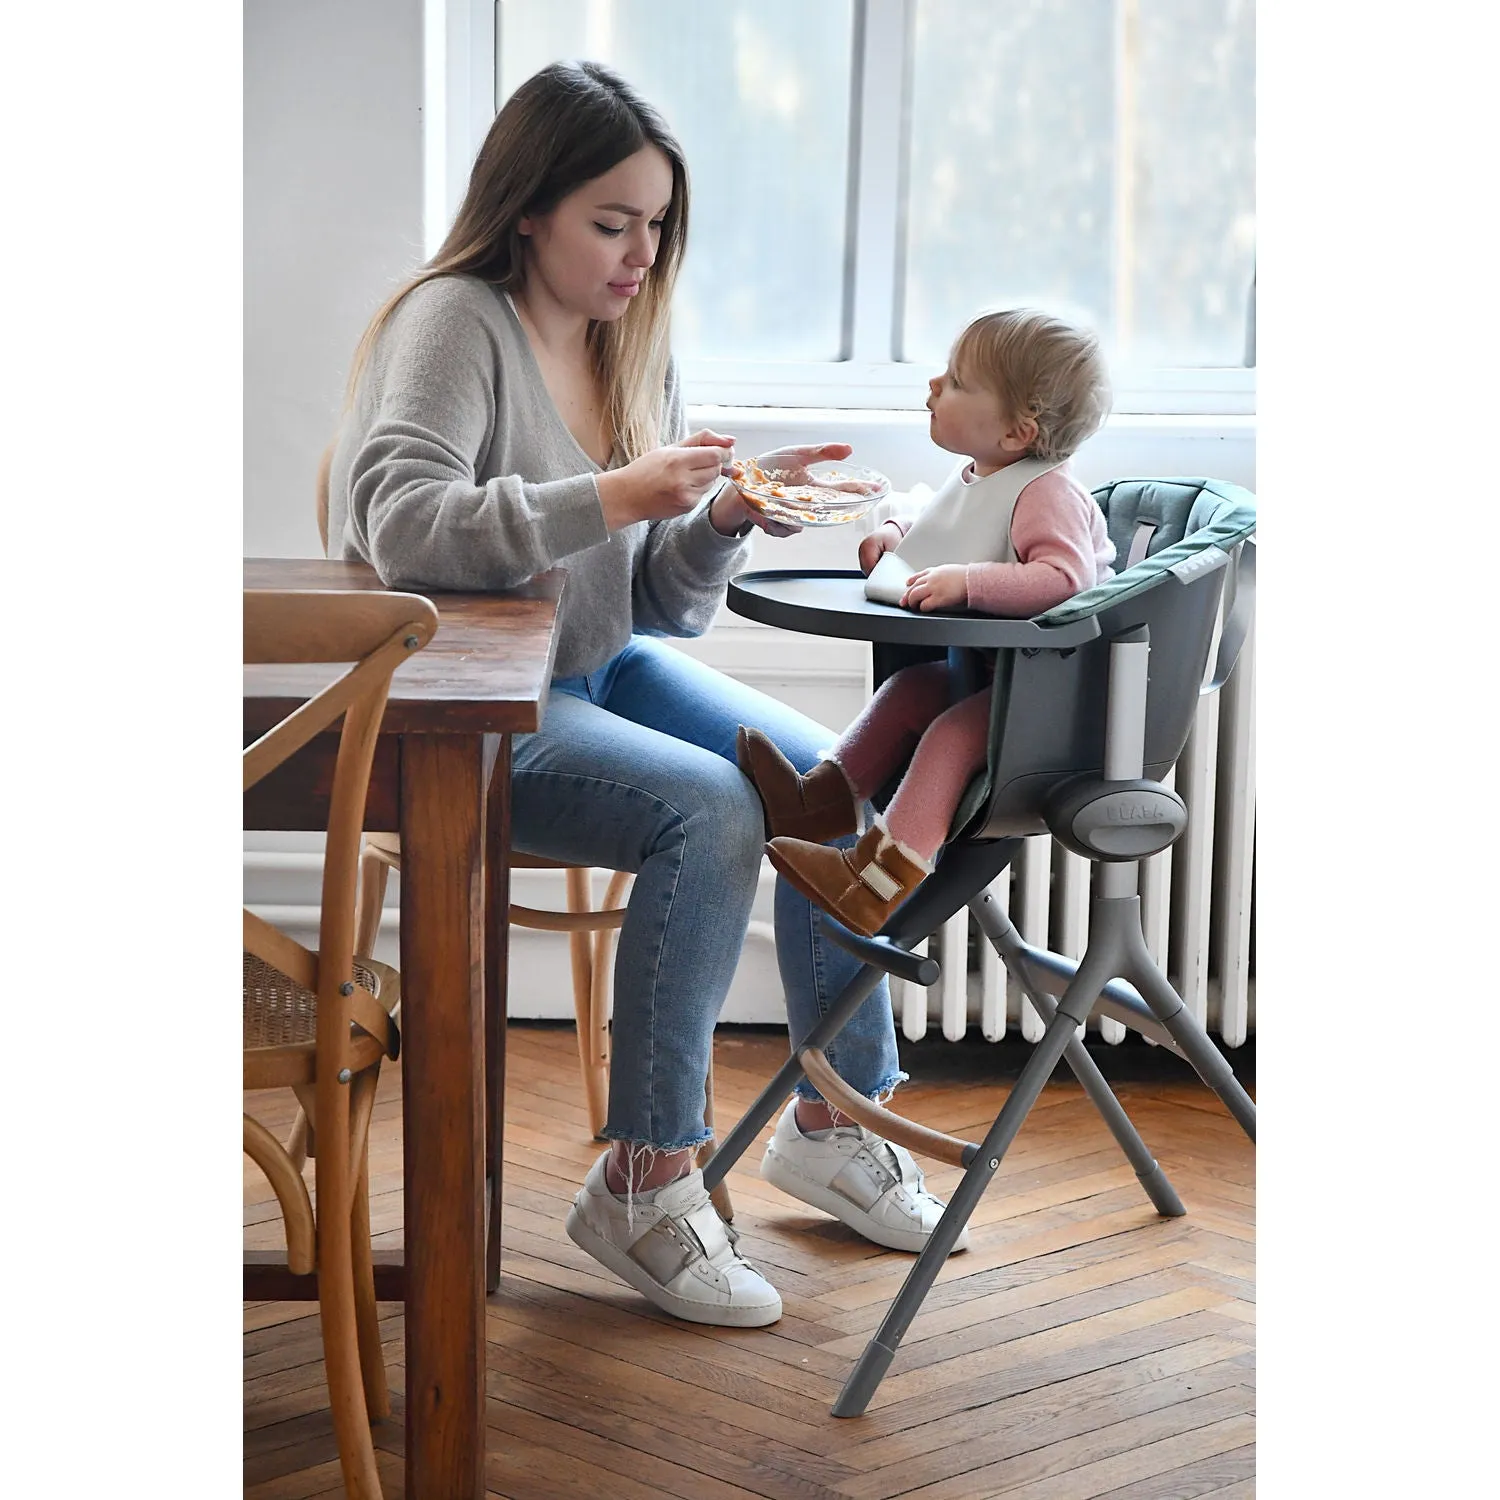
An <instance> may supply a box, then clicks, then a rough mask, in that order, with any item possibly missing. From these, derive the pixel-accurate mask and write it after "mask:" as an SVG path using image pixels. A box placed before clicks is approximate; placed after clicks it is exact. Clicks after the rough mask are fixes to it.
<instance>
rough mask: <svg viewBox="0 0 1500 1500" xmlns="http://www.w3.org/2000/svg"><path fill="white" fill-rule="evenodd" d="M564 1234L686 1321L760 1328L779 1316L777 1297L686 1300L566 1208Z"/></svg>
mask: <svg viewBox="0 0 1500 1500" xmlns="http://www.w3.org/2000/svg"><path fill="white" fill-rule="evenodd" d="M564 1227H565V1228H566V1229H567V1231H568V1238H569V1239H570V1240H572V1241H573V1243H574V1244H575V1245H577V1246H578V1248H579V1249H580V1250H582V1251H583V1252H584V1254H586V1255H591V1256H593V1258H594V1259H595V1260H596V1261H598V1262H599V1264H600V1265H601V1266H604V1267H606V1268H607V1269H608V1270H611V1271H613V1272H614V1273H615V1275H616V1276H618V1277H619V1278H620V1280H621V1281H623V1282H625V1284H626V1285H627V1286H631V1287H634V1289H635V1290H636V1291H638V1292H639V1293H640V1294H641V1296H643V1297H644V1298H645V1299H646V1300H647V1301H648V1302H650V1303H653V1304H654V1305H655V1306H657V1307H659V1308H660V1309H661V1310H662V1311H663V1312H665V1313H670V1314H671V1315H672V1316H673V1317H674V1318H681V1319H682V1320H683V1321H684V1322H687V1323H711V1324H712V1325H713V1326H714V1327H716V1328H764V1327H766V1325H767V1324H769V1323H774V1322H776V1320H777V1319H778V1318H780V1316H781V1299H780V1298H779V1297H778V1298H777V1299H776V1302H775V1303H774V1304H772V1305H768V1306H766V1307H733V1306H727V1307H726V1306H724V1305H723V1304H721V1303H706V1302H689V1301H688V1300H687V1298H685V1297H678V1296H676V1295H675V1294H673V1293H672V1292H669V1291H668V1290H667V1289H666V1288H665V1287H664V1286H662V1285H661V1284H660V1283H658V1282H655V1281H653V1280H652V1279H651V1278H650V1276H648V1275H647V1274H646V1272H645V1271H644V1270H643V1269H642V1268H641V1267H640V1266H638V1265H637V1264H636V1263H635V1262H634V1261H633V1260H631V1258H630V1257H629V1256H628V1255H626V1253H625V1252H624V1251H623V1250H621V1249H620V1247H619V1246H618V1245H614V1244H611V1243H610V1241H609V1240H607V1239H605V1238H604V1236H603V1235H602V1234H600V1233H599V1231H598V1230H597V1229H595V1228H594V1227H593V1225H591V1224H590V1223H589V1222H588V1221H587V1220H586V1219H585V1218H584V1217H583V1215H582V1214H580V1213H579V1212H578V1210H577V1208H570V1209H569V1210H568V1218H567V1223H566V1224H565V1225H564Z"/></svg>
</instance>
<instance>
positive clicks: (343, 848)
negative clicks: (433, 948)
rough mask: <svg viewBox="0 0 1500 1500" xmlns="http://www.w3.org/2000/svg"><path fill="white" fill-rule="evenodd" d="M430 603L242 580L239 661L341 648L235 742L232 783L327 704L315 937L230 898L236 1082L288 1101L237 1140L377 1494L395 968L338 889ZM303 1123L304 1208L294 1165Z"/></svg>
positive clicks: (354, 865) (314, 721)
mask: <svg viewBox="0 0 1500 1500" xmlns="http://www.w3.org/2000/svg"><path fill="white" fill-rule="evenodd" d="M436 629H437V611H436V610H435V609H434V608H433V607H432V605H431V604H430V603H429V602H428V601H427V600H426V599H422V598H419V597H418V596H417V595H415V594H394V593H391V594H387V593H374V592H347V593H344V592H338V591H327V592H313V591H306V592H303V591H296V592H280V591H276V590H260V589H246V590H245V619H244V659H245V664H246V665H247V666H253V665H257V664H259V665H267V664H271V663H289V662H299V663H301V662H308V663H310V662H328V663H353V665H352V666H350V667H348V668H347V670H345V671H344V672H342V673H341V674H340V675H339V676H338V677H337V679H336V680H335V681H333V682H332V683H331V684H329V685H328V686H327V687H325V688H323V689H322V690H321V691H320V692H318V693H317V694H316V695H315V696H313V697H312V698H310V699H308V700H307V702H305V703H303V704H302V705H301V706H300V707H298V708H297V709H295V710H294V711H293V712H291V713H290V714H288V715H287V717H285V718H284V719H282V720H281V721H280V722H279V723H277V724H276V725H274V726H273V727H272V728H271V729H269V730H267V731H266V733H264V734H263V735H261V736H260V737H259V738H258V739H257V740H255V741H254V743H253V744H251V745H249V746H247V747H246V749H245V752H244V779H245V788H246V790H248V789H249V788H250V787H252V786H254V785H255V784H256V783H257V782H258V781H260V780H261V779H262V778H263V777H265V776H267V775H268V774H269V773H270V772H272V771H274V770H275V769H276V768H277V767H278V766H280V765H282V764H283V763H284V762H285V761H286V760H287V759H289V758H290V757H291V756H292V755H293V754H294V753H295V752H296V751H298V750H300V749H301V748H302V747H303V746H304V745H306V744H307V742H308V741H309V740H311V739H312V738H313V736H314V735H316V734H318V733H320V732H322V731H325V730H331V729H332V727H333V726H334V725H335V724H336V723H337V722H338V720H339V719H340V717H341V716H342V719H343V725H342V728H341V729H339V731H338V735H339V747H338V758H337V761H336V764H335V770H334V777H333V786H332V789H331V792H330V795H329V812H328V829H327V845H326V852H325V854H324V859H323V892H322V906H321V910H320V913H319V918H318V947H317V951H316V952H311V951H309V950H308V949H306V948H304V947H303V946H302V945H301V944H300V943H298V942H296V941H295V940H294V939H292V938H290V937H288V936H287V935H286V934H285V933H284V932H282V931H281V930H280V929H279V928H276V927H273V926H272V925H271V924H270V923H269V922H266V921H264V920H263V919H261V918H260V917H257V916H255V915H254V914H253V913H252V912H251V911H250V910H249V909H248V908H247V909H246V911H245V916H244V926H245V937H244V965H243V1001H242V1007H243V1025H244V1087H245V1088H246V1089H269V1088H290V1089H291V1090H292V1091H293V1092H294V1093H295V1094H296V1096H297V1099H298V1102H299V1103H300V1105H301V1106H302V1111H303V1113H302V1115H301V1116H300V1117H299V1119H298V1122H297V1124H296V1126H294V1127H293V1130H292V1134H291V1137H290V1139H289V1141H288V1143H287V1144H286V1145H283V1144H282V1143H281V1142H280V1141H278V1140H277V1139H276V1137H275V1136H274V1135H272V1134H271V1132H270V1131H269V1130H267V1129H266V1128H265V1126H264V1125H262V1124H261V1123H260V1122H259V1121H258V1120H256V1119H254V1118H253V1117H252V1116H251V1115H248V1114H247V1115H246V1116H245V1120H244V1149H245V1152H246V1154H247V1155H248V1156H250V1158H251V1159H252V1160H253V1161H255V1162H256V1163H257V1164H258V1165H259V1166H260V1168H261V1170H262V1171H264V1172H265V1174H266V1177H267V1179H268V1180H269V1182H270V1184H271V1187H272V1188H273V1190H274V1191H275V1193H276V1198H277V1201H278V1203H279V1204H280V1206H281V1212H282V1219H283V1222H284V1224H285V1226H286V1239H287V1266H288V1268H289V1269H290V1270H291V1271H292V1272H293V1273H294V1274H297V1275H307V1274H309V1273H311V1272H314V1271H315V1272H316V1273H317V1278H318V1311H319V1314H320V1318H321V1322H322V1327H323V1360H324V1364H325V1366H326V1368H327V1373H328V1397H329V1404H330V1406H331V1407H332V1412H333V1425H334V1432H335V1435H336V1437H337V1440H338V1450H339V1462H340V1465H341V1467H342V1469H343V1476H344V1486H345V1488H346V1490H347V1492H348V1493H349V1494H350V1495H353V1496H357V1497H360V1500H379V1496H380V1479H379V1476H378V1475H377V1473H376V1469H375V1453H374V1448H373V1445H372V1444H371V1441H370V1417H371V1416H380V1417H383V1416H388V1415H389V1414H390V1402H389V1397H388V1394H387V1389H386V1378H385V1365H384V1362H383V1359H382V1356H381V1349H380V1330H379V1326H378V1323H377V1321H376V1311H375V1278H374V1268H373V1265H372V1261H371V1254H370V1200H369V1175H368V1169H369V1162H368V1153H367V1147H368V1141H369V1128H370V1113H371V1110H372V1109H373V1107H374V1103H375V1087H376V1084H377V1082H378V1080H379V1076H380V1061H381V1058H382V1057H391V1058H394V1057H395V1056H396V1054H397V1049H398V1046H399V1041H400V1034H399V1031H398V1026H397V1018H398V1012H399V1007H400V998H401V987H400V976H399V975H398V974H397V973H396V971H395V970H394V969H391V968H388V967H387V966H386V965H385V964H381V963H377V962H375V961H374V960H373V959H371V958H369V957H368V956H366V955H365V954H363V953H360V952H359V950H358V947H357V945H356V943H355V940H354V929H355V917H354V888H355V881H356V879H357V874H358V861H359V839H360V828H361V824H362V822H363V818H364V810H365V797H366V794H367V792H368V789H369V783H370V767H371V764H372V762H373V760H374V755H375V742H376V738H377V736H378V734H379V730H380V720H381V716H382V715H383V714H384V712H385V702H386V696H387V694H388V692H389V689H390V682H391V674H392V673H393V672H394V671H395V669H396V668H397V667H398V666H400V664H401V663H402V662H403V661H405V660H407V659H408V658H409V657H410V656H412V654H413V653H415V652H417V651H419V650H421V648H422V647H423V646H425V645H426V644H427V642H428V641H429V640H431V639H432V635H433V632H434V631H435V630H436ZM308 1123H311V1125H312V1127H313V1130H314V1131H315V1133H316V1138H317V1154H316V1158H315V1189H316V1209H314V1205H313V1199H312V1197H311V1196H310V1195H309V1193H308V1190H307V1185H306V1183H305V1182H304V1180H303V1176H302V1172H303V1167H304V1165H305V1163H306V1161H307V1159H308V1156H309V1150H308V1132H307V1124H308Z"/></svg>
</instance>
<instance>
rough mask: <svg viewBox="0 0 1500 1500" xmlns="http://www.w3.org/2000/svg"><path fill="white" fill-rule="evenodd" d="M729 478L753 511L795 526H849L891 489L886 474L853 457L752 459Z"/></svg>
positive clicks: (741, 463) (741, 462) (737, 465)
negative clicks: (781, 461) (786, 461)
mask: <svg viewBox="0 0 1500 1500" xmlns="http://www.w3.org/2000/svg"><path fill="white" fill-rule="evenodd" d="M729 477H730V478H731V479H732V480H733V481H734V484H735V488H736V489H738V490H739V492H740V494H741V495H743V496H744V497H745V504H746V505H748V506H750V508H751V509H752V510H756V511H759V512H760V514H761V515H763V516H765V517H766V518H767V519H768V520H772V521H781V522H784V523H785V524H786V525H789V526H845V525H847V524H848V523H849V522H850V521H857V520H859V518H860V517H861V516H862V515H864V514H865V512H866V511H867V510H869V509H870V507H871V506H872V505H874V504H875V503H876V501H878V500H883V499H884V498H885V497H886V496H887V495H888V494H890V492H891V482H890V480H889V479H887V478H886V477H885V475H884V474H878V473H876V471H875V470H874V469H867V468H865V467H864V465H863V464H852V463H850V462H849V461H848V460H847V459H824V460H823V461H822V462H821V463H815V464H798V465H796V466H795V467H793V468H782V467H779V466H778V465H776V464H775V463H774V462H767V463H762V462H761V461H760V460H759V459H754V458H746V459H741V460H738V461H736V462H735V463H734V464H733V465H732V466H731V467H730V471H729Z"/></svg>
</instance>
